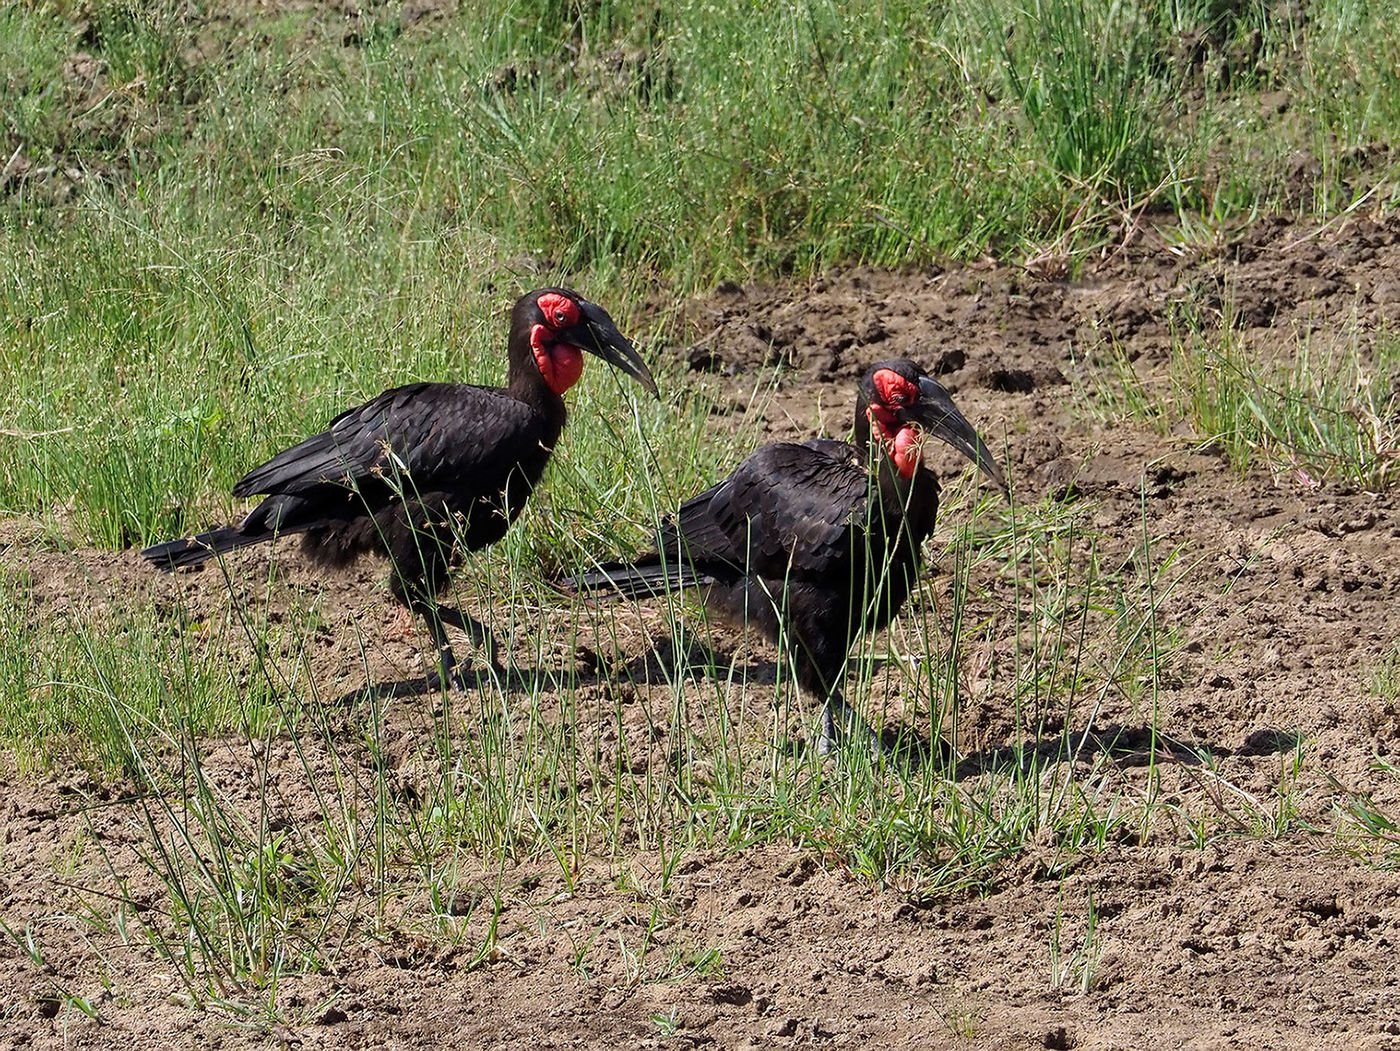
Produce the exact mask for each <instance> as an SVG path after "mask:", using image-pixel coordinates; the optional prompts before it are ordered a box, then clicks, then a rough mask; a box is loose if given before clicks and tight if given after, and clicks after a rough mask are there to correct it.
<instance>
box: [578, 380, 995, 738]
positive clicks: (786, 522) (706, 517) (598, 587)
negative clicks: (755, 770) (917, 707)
mask: <svg viewBox="0 0 1400 1051" xmlns="http://www.w3.org/2000/svg"><path fill="white" fill-rule="evenodd" d="M925 436H933V437H937V438H940V439H942V440H943V441H945V442H947V443H948V444H949V445H951V446H952V447H953V448H955V449H957V450H958V451H959V452H961V453H963V455H965V456H966V457H967V458H968V459H970V460H972V462H973V463H975V464H976V465H977V466H978V467H979V468H981V469H982V470H983V471H984V472H986V473H987V474H988V475H989V476H990V477H991V478H992V480H993V481H994V482H996V484H997V486H998V487H999V488H1001V490H1002V491H1003V492H1005V490H1006V483H1005V480H1004V479H1003V478H1002V474H1001V470H1000V469H999V468H998V467H997V464H996V462H995V460H993V459H992V455H991V453H990V452H988V451H987V447H986V445H984V444H983V442H982V439H981V438H979V437H978V435H977V431H976V430H975V429H974V428H973V426H972V424H970V423H968V422H967V420H966V419H965V418H964V417H963V415H962V413H960V412H959V411H958V409H957V407H956V406H955V405H954V404H953V401H952V398H951V397H950V396H949V395H948V392H947V391H946V390H944V389H943V387H942V386H941V385H940V384H939V383H937V382H936V381H935V380H933V379H932V378H931V377H929V376H928V375H926V374H925V373H924V371H923V370H922V369H920V368H919V366H918V365H916V364H915V363H914V362H912V361H910V360H908V359H905V358H900V359H895V360H891V361H882V362H880V363H879V364H877V365H875V366H873V367H872V368H870V369H869V370H868V371H867V372H866V373H865V375H864V377H863V378H862V379H861V382H860V394H859V398H858V400H857V402H856V412H855V438H854V442H853V443H847V442H841V441H833V440H830V439H815V440H812V441H809V442H805V443H803V444H801V445H797V444H792V443H786V442H784V443H778V444H773V445H765V446H763V447H762V448H760V449H758V450H757V451H756V452H754V453H753V454H751V455H750V456H749V457H748V458H747V459H745V460H744V461H743V463H741V464H740V465H739V467H738V469H737V470H735V472H734V473H733V474H732V475H730V476H729V477H728V478H726V479H725V480H724V481H722V482H720V483H719V484H718V485H716V486H713V487H712V488H710V489H707V490H705V491H704V492H703V493H701V494H699V495H698V496H695V497H692V498H691V499H689V500H687V501H686V502H685V503H684V504H682V505H681V508H680V511H679V512H678V513H677V514H676V515H675V516H674V517H673V518H668V519H667V520H666V521H665V522H664V523H663V524H662V529H661V536H660V542H659V544H658V545H657V548H656V550H655V551H652V552H650V553H649V554H646V555H644V556H642V557H641V558H639V559H637V560H636V561H634V562H630V563H611V564H605V565H602V566H600V567H599V568H598V570H597V571H595V572H592V573H584V574H581V575H579V576H576V577H573V578H571V579H570V580H569V581H567V582H566V583H567V584H568V585H570V586H572V587H573V588H575V589H577V590H580V591H584V592H595V593H596V592H600V591H615V592H618V593H620V594H622V595H625V596H628V597H633V598H636V597H642V596H646V595H654V594H659V593H662V592H665V591H670V590H674V589H677V588H683V587H692V586H695V587H700V586H704V587H708V593H707V595H706V605H707V606H708V607H709V608H710V609H711V610H714V611H715V612H717V613H720V614H721V615H723V616H726V617H727V618H730V619H733V620H735V621H738V622H740V623H743V624H752V625H756V626H757V627H758V629H759V630H760V631H761V632H762V633H763V634H764V635H765V636H766V637H767V638H768V639H769V640H770V641H772V642H773V643H775V644H776V645H778V646H779V648H780V650H782V651H785V652H787V653H788V654H789V655H790V657H791V659H792V660H793V664H794V667H795V672H796V677H797V682H798V685H799V686H800V687H801V688H802V689H803V690H805V691H806V692H807V693H809V694H812V695H813V696H815V697H817V698H818V699H819V700H820V701H821V702H822V734H821V736H820V737H819V738H818V742H817V744H818V750H819V751H820V752H822V753H826V752H828V751H830V749H831V747H832V745H833V743H834V742H835V740H836V737H837V734H838V732H847V731H848V730H849V728H850V727H851V726H858V727H861V728H863V729H864V730H865V731H866V732H867V733H870V734H871V738H872V741H873V742H874V743H875V745H876V746H877V747H879V741H878V739H876V738H875V737H874V735H873V731H870V729H869V727H868V725H867V724H866V723H865V722H864V720H862V719H861V718H860V716H859V715H857V714H856V713H855V711H854V710H853V709H852V708H851V707H850V706H849V705H848V704H847V702H846V700H845V698H844V697H843V695H842V679H843V677H844V669H845V665H846V660H847V656H848V654H849V651H850V647H851V643H852V642H853V641H854V640H855V638H856V636H857V635H859V634H860V633H861V632H864V631H875V630H878V629H880V628H882V627H884V626H885V625H886V624H888V623H889V621H890V620H891V618H893V617H894V615H895V614H896V613H897V612H899V609H900V607H901V606H903V605H904V601H905V599H906V598H908V597H909V593H910V591H911V590H912V589H913V587H914V586H915V584H916V582H917V579H918V574H919V566H920V561H921V553H920V548H921V546H922V544H923V541H924V539H925V538H926V537H927V536H928V535H929V533H930V532H931V531H932V529H933V524H934V516H935V514H936V513H937V511H938V479H937V477H936V476H935V475H934V473H933V472H932V471H931V470H929V469H928V468H927V467H925V466H924V465H923V462H922V458H921V452H922V450H921V445H922V442H923V440H924V438H925Z"/></svg>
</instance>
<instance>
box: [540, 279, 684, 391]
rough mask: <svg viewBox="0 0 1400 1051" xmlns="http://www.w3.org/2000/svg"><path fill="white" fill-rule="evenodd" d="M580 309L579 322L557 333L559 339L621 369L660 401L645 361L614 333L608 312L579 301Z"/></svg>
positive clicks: (595, 305)
mask: <svg viewBox="0 0 1400 1051" xmlns="http://www.w3.org/2000/svg"><path fill="white" fill-rule="evenodd" d="M579 309H580V311H581V313H582V314H583V317H582V319H581V320H580V321H579V323H578V324H577V325H575V326H573V327H572V328H567V329H564V330H563V331H562V332H560V333H559V338H560V339H562V340H563V341H564V342H565V343H569V344H572V345H573V346H575V347H578V348H579V349H581V350H586V351H588V352H589V353H590V354H596V355H597V356H598V357H600V358H602V359H603V360H604V361H606V362H607V363H608V364H609V365H612V366H613V367H614V368H618V369H621V370H622V371H623V372H625V373H627V375H629V376H631V377H632V378H633V379H634V380H636V381H637V382H638V383H640V384H641V385H642V386H643V387H645V388H646V389H647V390H649V391H651V393H652V396H653V397H655V398H656V399H657V400H658V401H659V400H660V399H661V394H660V392H659V391H657V389H656V380H654V379H652V378H651V370H650V369H648V368H647V365H646V362H644V361H643V360H642V357H641V355H640V354H638V353H637V350H636V348H635V347H633V346H632V344H631V343H630V342H629V341H628V339H627V337H626V336H624V335H623V334H622V333H621V332H619V331H618V330H617V326H616V325H615V324H613V319H612V318H610V317H609V316H608V312H607V311H606V310H604V309H603V308H602V307H600V306H599V305H598V304H597V303H589V302H587V301H586V300H580V301H579Z"/></svg>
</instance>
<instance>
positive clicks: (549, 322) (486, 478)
mask: <svg viewBox="0 0 1400 1051" xmlns="http://www.w3.org/2000/svg"><path fill="white" fill-rule="evenodd" d="M584 351H587V352H589V353H591V354H596V355H597V356H598V357H600V358H602V359H603V360H604V361H606V362H608V363H609V364H611V365H615V366H616V367H617V368H619V369H621V370H622V371H623V372H625V373H626V374H627V375H629V376H631V377H633V378H634V379H636V380H637V381H638V382H639V383H641V384H642V385H643V386H644V387H646V389H647V390H649V391H650V392H651V393H652V394H653V395H655V394H656V393H657V391H656V382H655V380H653V379H652V376H651V372H650V371H649V370H648V369H647V367H646V364H645V363H644V362H643V361H642V359H641V357H640V356H639V355H638V354H637V352H636V350H635V349H633V347H632V344H631V343H629V342H628V341H627V339H626V338H625V337H624V336H623V335H622V333H621V332H619V331H618V330H617V326H616V325H615V324H614V323H613V320H612V318H610V317H609V316H608V314H607V312H606V311H605V310H603V308H602V307H600V306H598V305H596V304H594V303H590V302H588V301H587V300H585V299H583V298H582V297H581V296H579V295H578V294H577V293H575V292H571V291H569V290H568V289H565V288H542V289H536V290H535V291H533V292H530V293H528V294H526V295H524V296H522V297H521V298H520V299H519V301H517V302H516V304H515V308H514V310H513V311H512V312H511V324H510V340H509V343H508V345H507V356H508V365H507V368H506V385H505V386H504V387H480V386H474V385H470V384H466V383H413V384H409V385H408V386H404V387H396V388H394V389H392V390H387V391H385V392H384V393H383V394H380V395H379V396H378V397H376V398H373V399H371V400H370V401H368V402H366V403H365V404H363V405H360V406H358V407H357V408H353V409H350V410H348V411H346V412H343V413H341V414H340V415H339V416H337V417H336V418H335V419H333V420H332V421H331V422H330V425H329V426H328V427H327V428H326V430H324V431H322V432H321V433H320V434H317V435H313V436H312V437H310V438H307V439H306V440H305V441H303V442H300V443H298V444H297V445H294V446H292V447H291V448H290V449H286V450H284V451H282V452H280V453H278V454H277V455H276V456H274V457H273V458H272V459H270V460H268V461H267V463H265V464H263V465H262V466H261V467H255V468H254V469H253V470H251V471H249V472H248V474H246V475H245V476H244V477H243V479H242V480H241V481H239V482H238V484H237V485H235V486H234V487H233V495H234V496H255V495H264V496H266V499H264V500H263V501H262V502H261V503H260V504H258V506H257V507H255V508H254V509H253V510H252V512H251V513H249V514H248V516H247V517H246V518H244V519H243V521H241V522H239V523H238V524H237V525H235V526H231V527H229V528H223V529H212V530H210V531H208V532H206V533H200V534H198V535H196V536H191V537H185V538H182V539H179V540H171V541H169V542H168V543H164V544H156V545H155V546H154V547H148V548H146V549H145V550H144V551H142V552H141V554H142V555H144V556H145V557H146V558H147V559H149V560H150V561H151V562H152V563H154V564H155V565H156V566H158V567H159V568H161V569H163V570H166V571H171V570H175V569H180V568H183V567H185V566H194V565H198V564H199V563H201V562H204V561H206V560H208V559H210V558H213V557H215V556H216V555H219V554H222V553H223V552H226V551H232V550H234V549H235V548H240V547H246V546H248V545H250V544H261V543H263V542H265V541H269V540H273V539H275V538H277V537H279V536H290V535H293V534H300V535H301V536H302V543H303V547H304V550H305V552H306V554H307V555H308V556H310V558H311V560H312V561H313V562H315V563H317V564H320V565H326V566H342V565H346V564H348V563H349V562H351V561H353V560H354V559H356V558H357V557H359V556H360V555H361V554H365V553H370V552H375V553H379V554H382V555H387V556H388V558H389V561H390V564H391V574H390V590H391V591H392V593H393V596H394V598H395V599H397V600H398V601H399V602H400V603H402V604H403V605H404V606H405V607H407V608H408V609H409V610H411V611H413V612H415V613H417V614H419V615H420V616H422V617H423V619H424V621H425V622H426V624H427V626H428V631H429V633H430V634H431V635H432V638H433V642H434V644H435V645H436V646H437V648H438V658H439V665H440V667H441V673H442V680H441V681H442V682H443V683H445V684H449V685H461V682H460V681H459V679H458V677H457V676H456V674H455V673H456V658H455V657H454V655H453V653H452V647H451V646H450V645H449V643H448V639H447V633H446V631H445V629H444V624H451V625H454V626H456V627H458V628H460V629H462V630H463V631H466V632H467V633H468V634H470V635H471V636H472V637H473V640H474V641H475V642H476V643H477V644H478V645H485V646H487V647H489V651H490V657H491V662H492V664H493V665H494V666H496V667H498V668H499V666H500V665H499V658H498V656H497V650H496V643H495V639H494V637H493V636H492V635H491V633H490V631H489V630H488V629H487V628H486V627H485V626H483V625H482V624H480V623H479V622H477V621H475V620H474V619H472V618H471V617H469V616H467V615H466V614H465V613H463V612H461V611H460V610H456V609H451V608H448V607H445V606H441V605H439V604H438V602H437V596H438V595H439V593H440V592H441V591H442V590H443V589H444V588H445V587H446V585H447V581H448V574H449V571H450V567H451V566H452V565H453V564H454V563H455V562H456V561H458V559H459V558H460V556H461V554H462V552H463V550H466V551H475V550H477V549H478V548H481V547H485V546H486V545H488V544H492V543H495V542H496V541H497V540H499V539H500V538H501V537H502V536H503V535H504V534H505V532H506V529H507V528H508V527H509V526H510V524H511V523H512V522H514V521H515V519H516V517H517V516H518V515H519V514H520V511H521V509H522V508H523V507H524V506H525V501H526V500H527V499H528V498H529V496H530V493H531V492H532V491H533V490H534V488H535V486H536V484H537V483H538V482H539V480H540V475H541V474H542V473H543V472H544V468H545V465H546V464H547V463H548V462H549V458H550V454H551V453H553V451H554V445H555V443H556V442H557V441H558V440H559V435H560V433H561V432H562V431H563V429H564V421H565V418H566V417H567V411H566V409H565V407H564V398H563V395H564V392H565V391H567V390H568V389H569V388H570V387H572V386H573V385H574V383H576V382H577V381H578V378H579V376H580V375H581V374H582V372H583V352H584Z"/></svg>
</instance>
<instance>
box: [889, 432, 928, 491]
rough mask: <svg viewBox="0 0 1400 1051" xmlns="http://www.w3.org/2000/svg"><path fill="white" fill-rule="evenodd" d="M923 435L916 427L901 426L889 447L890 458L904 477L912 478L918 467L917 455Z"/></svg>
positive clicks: (918, 455)
mask: <svg viewBox="0 0 1400 1051" xmlns="http://www.w3.org/2000/svg"><path fill="white" fill-rule="evenodd" d="M923 437H924V436H923V433H922V432H921V431H920V430H919V429H918V428H917V427H902V428H900V431H899V433H898V434H896V435H895V436H894V443H893V444H892V445H891V447H890V459H891V460H893V461H894V465H895V467H897V468H899V473H900V475H901V476H903V477H904V478H906V479H909V478H913V477H914V472H915V471H916V470H917V469H918V466H919V457H920V455H921V454H922V451H923Z"/></svg>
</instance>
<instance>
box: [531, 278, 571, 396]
mask: <svg viewBox="0 0 1400 1051" xmlns="http://www.w3.org/2000/svg"><path fill="white" fill-rule="evenodd" d="M540 298H541V299H544V298H545V297H544V296H541V297H540ZM553 335H554V333H553V330H552V329H550V328H549V327H548V326H546V325H536V326H535V327H534V328H532V329H530V349H531V350H532V351H534V354H535V365H536V367H537V368H538V369H539V370H540V375H541V376H543V377H544V383H545V386H546V387H548V388H549V389H550V390H552V391H553V392H554V393H555V394H558V395H561V396H562V395H563V393H564V392H565V391H566V390H568V389H569V388H570V387H572V386H573V385H574V384H575V383H577V382H578V378H579V377H580V376H582V375H583V351H581V350H579V348H578V347H575V346H572V345H571V344H568V343H555V342H554V341H553Z"/></svg>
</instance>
